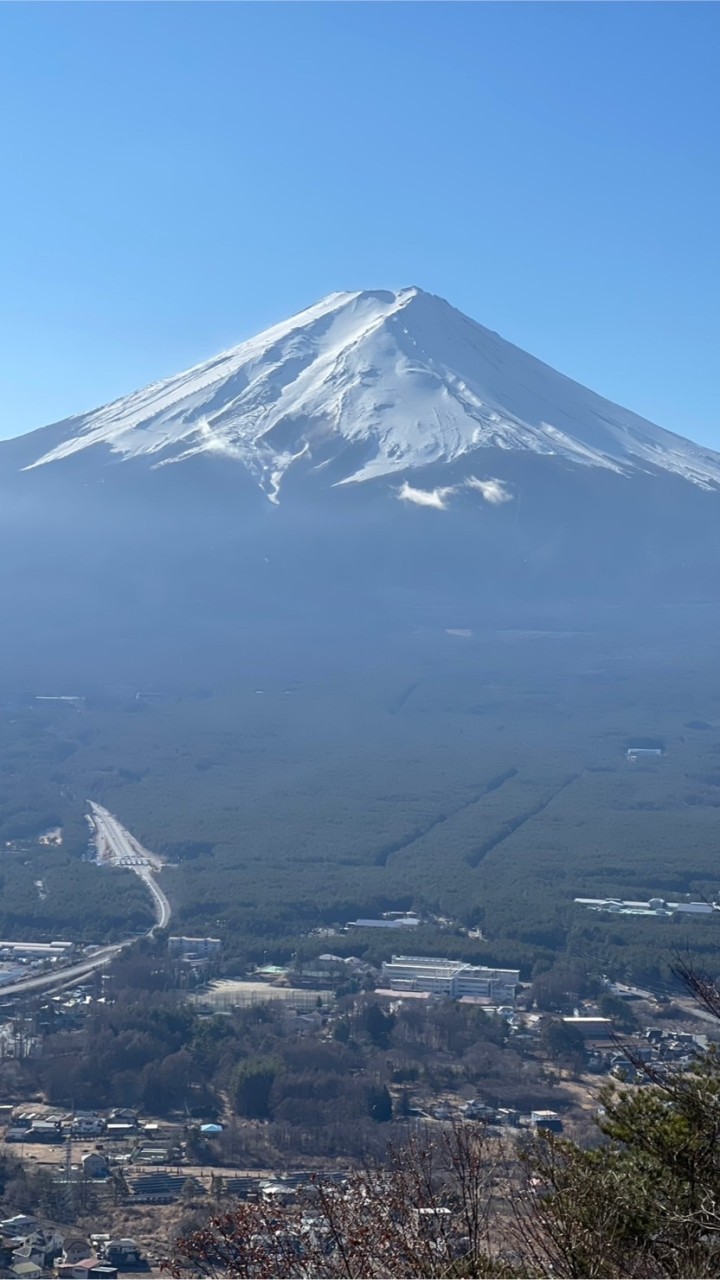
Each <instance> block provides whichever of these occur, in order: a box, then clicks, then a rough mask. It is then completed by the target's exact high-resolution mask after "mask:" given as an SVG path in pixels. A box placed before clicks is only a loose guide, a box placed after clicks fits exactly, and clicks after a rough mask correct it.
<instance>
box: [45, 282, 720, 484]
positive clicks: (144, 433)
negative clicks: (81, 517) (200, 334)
mask: <svg viewBox="0 0 720 1280" xmlns="http://www.w3.org/2000/svg"><path fill="white" fill-rule="evenodd" d="M49 430H50V432H51V433H52V436H53V444H52V446H51V447H50V448H47V447H45V441H44V439H43V438H42V437H43V433H42V432H41V433H38V434H37V446H36V448H33V449H32V450H31V457H30V460H29V461H26V462H25V464H24V465H25V468H26V469H34V468H40V467H47V466H49V465H50V464H52V463H57V462H60V461H62V460H65V459H69V458H71V457H77V455H79V454H82V453H84V452H85V451H88V450H90V451H92V454H93V462H94V463H98V462H100V461H103V462H104V461H106V460H107V455H108V451H109V460H112V461H120V460H127V459H139V458H143V459H145V460H146V461H147V462H148V463H149V465H151V466H152V467H153V468H156V469H160V468H164V467H168V466H174V465H177V464H180V463H182V462H184V461H186V460H188V459H190V458H193V457H197V456H199V455H210V456H213V457H217V458H226V459H228V460H232V461H234V462H238V463H240V464H242V466H244V467H245V468H246V469H247V471H248V472H249V473H250V475H251V476H252V477H253V479H254V481H255V482H256V483H257V485H258V486H259V487H260V489H261V490H262V492H263V493H264V494H265V495H266V497H267V498H268V499H270V501H272V502H273V503H277V502H278V501H280V500H281V497H282V488H283V481H284V479H285V477H286V476H287V475H288V473H291V472H294V473H298V472H302V473H303V474H304V475H308V476H315V477H317V478H318V479H320V480H322V479H323V473H325V476H326V477H327V482H328V484H330V485H344V484H359V483H362V482H366V481H370V480H378V479H381V478H387V477H390V478H393V479H394V480H395V490H394V491H395V493H396V495H397V496H399V497H401V498H403V499H404V500H405V501H410V502H416V503H418V504H420V505H425V506H429V507H445V506H446V505H447V503H448V500H449V499H450V498H451V497H452V495H453V493H454V492H455V491H456V488H457V485H456V483H455V481H454V480H453V482H452V483H449V484H447V485H442V484H440V485H436V484H435V485H433V486H432V487H431V488H426V487H423V483H422V474H421V473H422V471H423V470H424V469H425V468H428V467H433V468H437V467H438V466H443V465H444V464H457V463H459V462H460V461H462V463H463V464H464V465H463V467H462V470H463V472H464V477H463V480H462V484H461V487H468V486H470V487H471V488H472V489H474V491H475V492H476V494H478V495H479V497H480V498H482V499H484V500H485V501H489V502H491V503H493V502H494V503H500V502H502V501H505V500H508V499H509V498H510V497H511V494H510V491H509V490H508V488H507V487H506V485H505V484H504V482H503V478H502V477H497V476H495V475H488V474H487V463H488V460H489V456H490V454H489V451H493V453H495V454H496V451H503V452H529V453H533V454H539V455H544V456H547V457H553V458H556V459H558V460H562V461H565V462H568V463H571V464H576V465H577V466H580V467H591V468H601V469H604V470H607V471H611V472H614V473H616V474H618V475H622V476H631V475H633V474H636V473H638V472H644V473H652V472H654V471H658V470H660V471H665V472H670V473H673V474H676V475H678V476H681V477H682V478H683V479H685V480H688V481H690V482H691V483H692V484H694V485H698V486H700V487H702V488H706V489H708V488H710V489H712V488H716V487H720V455H717V454H715V453H713V452H712V451H710V450H707V449H703V448H701V447H700V446H698V445H695V444H692V443H691V442H690V441H688V440H684V439H682V438H681V437H679V436H676V435H673V434H671V433H670V432H668V431H664V430H662V429H661V428H660V427H656V426H654V425H653V424H652V423H650V422H647V421H646V420H645V419H643V418H640V417H638V416H637V415H636V414H634V413H631V412H630V411H628V410H627V409H623V408H621V407H620V406H618V405H615V404H612V403H611V402H610V401H608V400H605V399H603V398H602V397H601V396H599V395H596V394H595V393H594V392H591V391H588V390H587V389H586V388H584V387H582V386H580V385H579V384H578V383H576V382H573V381H571V380H570V379H569V378H566V377H563V376H562V375H561V374H559V373H556V372H555V371H554V370H553V369H550V368H549V367H548V366H547V365H545V364H542V363H541V362H540V361H538V360H536V359H534V357H532V356H530V355H527V354H526V353H525V352H523V351H521V350H519V348H517V347H515V346H513V345H512V344H511V343H509V342H506V341H504V340H503V339H502V338H500V337H499V336H498V335H497V334H496V333H493V332H491V331H490V330H489V329H485V328H483V327H482V325H479V324H476V323H475V322H474V321H472V320H470V319H468V318H467V317H466V316H464V315H463V314H462V313H461V312H459V311H456V310H455V309H454V308H453V307H451V306H450V305H449V304H448V303H447V302H444V301H443V300H442V299H441V298H438V297H435V296H433V295H431V294H427V293H424V292H423V291H422V290H420V289H416V288H409V289H401V290H400V291H398V292H382V291H375V292H357V293H334V294H331V295H330V296H329V297H327V298H324V299H323V300H322V301H321V302H319V303H317V304H316V305H315V306H312V307H309V308H308V309H307V310H306V311H302V312H300V313H299V314H298V315H296V316H293V317H292V318H291V319H290V320H287V321H284V322H283V323H281V324H278V325H275V326H274V327H273V328H271V329H267V330H265V331H264V332H263V333H261V334H259V335H258V336H257V337H256V338H252V339H250V340H249V341H247V342H243V343H241V344H240V346H237V347H234V348H232V349H231V350H229V351H226V352H224V353H222V354H221V355H218V356H216V357H214V358H213V359H211V360H207V361H205V362H204V363H203V364H199V365H196V366H195V367H194V368H192V369H189V370H187V371H186V372H184V373H181V374H178V375H177V376H176V377H172V378H167V379H165V380H164V381H162V382H156V383H153V384H152V385H151V386H149V387H145V388H144V389H143V390H141V391H137V392H135V393H133V394H132V395H129V396H125V397H123V398H122V399H120V400H116V401H114V402H113V403H112V404H110V405H107V406H105V407H104V408H101V409H97V410H95V411H93V412H91V413H86V414H82V415H80V416H78V417H75V418H71V419H68V420H67V421H66V422H65V423H61V424H56V425H55V426H54V427H53V428H50V429H49ZM58 437H59V438H58ZM33 440H34V435H31V436H30V437H28V438H27V444H28V445H32V444H33ZM101 447H102V450H103V454H104V456H103V457H102V458H100V457H99V456H98V452H99V449H100V448H101Z"/></svg>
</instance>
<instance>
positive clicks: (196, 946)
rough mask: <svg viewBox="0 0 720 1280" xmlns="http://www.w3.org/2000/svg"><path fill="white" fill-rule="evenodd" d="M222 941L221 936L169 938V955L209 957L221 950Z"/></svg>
mask: <svg viewBox="0 0 720 1280" xmlns="http://www.w3.org/2000/svg"><path fill="white" fill-rule="evenodd" d="M221 947H222V943H221V941H220V939H219V938H183V937H172V938H168V955H171V956H200V957H202V958H203V959H207V958H208V957H209V956H216V955H218V954H219V952H220V948H221Z"/></svg>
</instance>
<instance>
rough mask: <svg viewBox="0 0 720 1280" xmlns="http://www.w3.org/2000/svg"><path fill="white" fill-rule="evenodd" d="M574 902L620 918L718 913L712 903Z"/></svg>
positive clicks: (591, 900) (589, 900)
mask: <svg viewBox="0 0 720 1280" xmlns="http://www.w3.org/2000/svg"><path fill="white" fill-rule="evenodd" d="M574 902H575V903H576V904H577V905H578V906H579V907H587V908H588V909H589V910H590V911H609V912H611V913H612V914H613V915H620V916H657V917H659V918H660V919H663V918H665V919H668V918H669V917H670V916H674V915H676V914H678V913H682V914H686V915H691V916H711V915H713V913H714V912H717V911H720V907H718V906H717V905H716V904H715V903H713V902H666V901H665V899H664V898H649V899H648V901H647V902H643V901H636V900H635V899H630V898H575V899H574Z"/></svg>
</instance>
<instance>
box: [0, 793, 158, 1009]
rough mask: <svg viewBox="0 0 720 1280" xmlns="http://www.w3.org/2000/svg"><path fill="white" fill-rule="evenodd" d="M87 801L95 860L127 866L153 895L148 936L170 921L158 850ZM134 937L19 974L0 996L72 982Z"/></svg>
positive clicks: (107, 811)
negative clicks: (55, 965) (58, 964)
mask: <svg viewBox="0 0 720 1280" xmlns="http://www.w3.org/2000/svg"><path fill="white" fill-rule="evenodd" d="M88 804H89V806H90V812H91V817H92V825H93V829H94V832H95V842H96V849H97V860H98V862H99V863H100V864H101V865H102V866H119V867H127V869H128V870H129V871H134V872H135V874H136V875H138V876H139V877H140V879H141V880H142V882H143V884H144V885H145V887H146V888H147V890H148V892H149V893H150V894H151V896H152V900H153V908H154V911H155V924H154V925H153V926H152V928H151V929H149V930H148V932H147V934H146V936H147V937H152V935H153V934H154V933H155V930H156V929H165V928H166V927H167V925H168V924H169V923H170V915H171V909H170V903H169V902H168V900H167V898H166V897H165V894H164V893H163V891H162V889H161V888H160V885H159V884H158V883H157V881H156V880H155V872H157V871H159V870H160V868H161V867H162V860H161V859H160V858H159V857H158V855H157V854H155V853H150V852H149V851H148V850H147V849H144V848H143V846H142V845H141V844H140V843H139V842H138V841H137V840H136V839H135V837H134V836H133V835H131V833H130V832H129V831H127V830H126V829H125V827H123V826H122V825H121V824H120V823H119V822H118V820H117V818H116V817H115V816H114V814H112V813H110V811H109V810H108V809H104V808H103V807H102V805H99V804H94V803H93V802H92V801H91V800H89V801H88ZM136 941H137V938H126V939H125V941H124V942H115V943H112V944H111V945H110V946H106V947H98V950H97V951H95V952H93V954H92V955H91V956H86V957H85V958H84V959H82V960H78V961H77V962H76V963H75V964H71V965H68V966H67V967H66V968H63V969H57V968H56V969H53V970H52V971H51V972H48V973H41V974H33V975H32V976H31V977H28V978H21V979H20V981H19V982H12V983H9V984H8V985H7V986H6V987H0V1000H2V999H4V998H6V997H11V996H19V995H26V994H29V993H30V992H33V991H47V990H50V989H51V988H53V987H69V986H74V985H75V984H76V983H77V982H79V981H80V980H81V979H82V978H85V977H87V975H88V974H89V973H92V972H93V970H94V969H100V968H103V966H105V965H106V964H108V963H109V961H110V960H113V959H114V958H115V956H116V955H117V954H118V952H120V951H122V950H123V948H125V947H131V946H132V945H133V943H134V942H136Z"/></svg>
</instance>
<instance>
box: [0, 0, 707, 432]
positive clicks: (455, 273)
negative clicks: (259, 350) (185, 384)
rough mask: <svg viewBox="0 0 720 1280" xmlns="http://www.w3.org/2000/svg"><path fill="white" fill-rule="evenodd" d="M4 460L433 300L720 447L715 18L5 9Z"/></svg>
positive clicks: (0, 28) (636, 13)
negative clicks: (408, 293) (246, 356)
mask: <svg viewBox="0 0 720 1280" xmlns="http://www.w3.org/2000/svg"><path fill="white" fill-rule="evenodd" d="M0 121H2V124H0V148H1V152H0V154H1V156H2V170H3V177H4V182H3V189H4V193H3V198H2V201H0V246H1V249H0V252H1V253H2V261H1V263H0V279H1V280H2V308H1V315H0V344H1V349H2V352H3V359H2V361H0V435H13V434H17V433H19V432H21V431H27V430H30V429H32V428H33V427H36V426H41V425H43V424H44V423H46V422H50V421H54V420H56V419H59V418H61V417H64V416H66V415H67V414H70V413H72V412H79V411H82V410H84V409H89V408H92V407H95V406H96V405H98V404H100V403H103V402H104V401H107V400H110V399H112V398H113V397H115V396H118V395H122V394H124V393H126V392H129V391H131V390H133V389H135V388H136V387H138V386H140V385H142V384H143V383H145V382H148V381H151V380H153V379H155V378H159V377H164V376H166V375H168V374H171V373H174V372H177V371H178V370H179V369H181V368H183V367H184V366H186V365H188V364H193V363H196V362H197V361H199V360H202V359H205V358H206V357H208V356H209V355H211V354H212V353H213V352H215V351H216V350H219V349H221V348H224V347H228V346H231V345H233V344H234V343H236V342H239V341H241V340H242V339H243V338H245V337H248V336H250V335H251V334H253V333H255V332H257V331H258V330H259V329H261V328H263V327H264V326H266V325H267V324H270V323H272V322H273V321H276V320H279V319H282V318H284V317H285V316H287V315H289V314H290V313H291V312H293V311H296V310H299V309H300V308H301V307H303V306H306V305H308V304H309V303H311V302H313V301H315V300H316V299H317V298H319V297H321V296H322V295H323V294H326V293H329V292H331V291H332V290H335V289H344V288H348V289H354V288H364V287H368V288H379V287H380V288H382V287H386V288H393V287H396V286H402V285H407V284H418V285H421V286H422V287H423V288H425V289H429V290H431V291H432V292H435V293H439V294H441V295H443V296H444V297H446V298H447V299H448V300H449V301H450V302H452V303H453V304H454V305H455V306H457V307H459V308H460V309H461V310H463V311H466V312H467V313H468V314H470V315H471V316H473V317H474V318H475V319H477V320H479V321H481V322H482V323H483V324H485V325H488V326H489V327H490V328H493V329H497V330H498V331H499V332H500V333H502V334H503V336H504V337H506V338H508V339H510V340H512V341H513V342H516V343H518V344H519V345H520V346H522V347H525V348H526V349H527V350H529V351H532V352H533V353H534V354H535V355H538V356H540V357H541V358H542V359H544V360H547V361H548V363H550V364H552V365H554V366H555V367H556V368H559V369H560V370H562V371H563V372H565V373H567V374H569V375H571V376H573V377H575V378H577V379H578V380H579V381H582V382H585V383H586V384H587V385H589V386H591V387H592V388H593V389H594V390H597V391H600V392H602V393H603V394H605V395H608V396H610V397H611V398H613V399H616V400H618V401H620V402H621V403H623V404H625V405H627V406H628V407H630V408H633V409H635V410H636V411H638V412H640V413H644V414H646V415H647V416H648V417H650V418H652V419H654V420H655V421H657V422H659V423H660V424H661V425H663V426H666V427H669V428H671V429H673V430H677V431H680V432H682V433H683V434H687V435H690V436H693V437H694V438H696V439H699V440H702V441H705V442H707V443H710V444H714V445H715V447H717V448H720V395H719V394H718V392H719V386H718V382H719V380H718V376H717V367H718V350H719V348H720V288H719V285H720V270H719V257H720V255H719V250H718V245H719V243H720V231H719V228H720V207H719V206H720V163H719V162H720V155H719V151H720V143H719V141H718V139H719V135H720V130H719V128H718V122H719V121H720V7H719V6H717V5H714V4H692V3H687V2H685V0H682V2H681V3H660V4H655V3H643V4H625V3H612V4H605V3H601V4H595V3H575V4H572V3H571V4H554V3H547V4H545V3H535V4H513V3H504V4H493V3H488V4H465V3H458V4H455V3H452V2H448V0H445V2H444V3H419V4H415V3H412V2H408V3H397V4H396V3H370V4H355V3H337V4H335V3H318V4H309V3H308V4H306V3H289V4H285V3H267V4H214V3H198V4H192V3H182V4H174V3H164V4H147V5H146V4H143V3H135V4H129V3H128V4H126V3H102V4H100V3H98V4H82V3H80V4H64V3H48V4H43V3H37V4H4V5H0Z"/></svg>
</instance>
